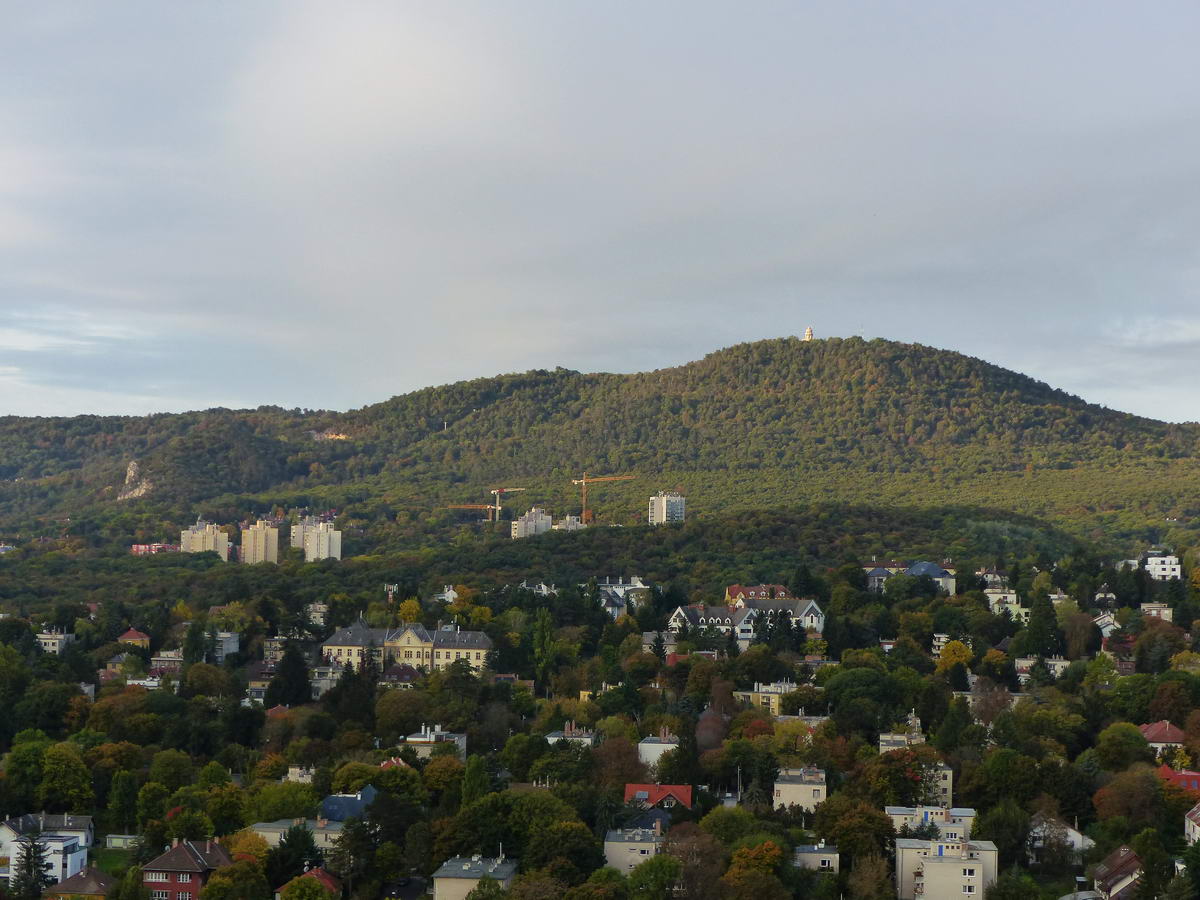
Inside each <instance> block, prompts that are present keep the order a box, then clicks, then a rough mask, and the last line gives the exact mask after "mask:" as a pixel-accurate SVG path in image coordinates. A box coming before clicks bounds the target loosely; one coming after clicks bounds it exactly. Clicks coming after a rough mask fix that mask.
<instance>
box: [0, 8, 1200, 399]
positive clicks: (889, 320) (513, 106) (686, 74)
mask: <svg viewBox="0 0 1200 900" xmlns="http://www.w3.org/2000/svg"><path fill="white" fill-rule="evenodd" d="M14 19H15V21H13V22H12V23H11V27H9V28H6V30H5V33H4V34H3V35H0V60H2V61H0V76H4V77H0V127H2V128H3V132H2V133H4V134H5V135H6V136H8V140H6V141H4V142H0V272H3V273H4V274H3V276H2V277H0V352H3V353H5V357H4V359H0V366H6V367H7V368H5V369H4V371H6V372H8V374H7V375H2V376H0V377H3V378H7V379H8V380H9V382H10V383H11V382H12V380H13V379H16V378H19V379H21V380H22V381H21V383H22V384H23V385H25V386H26V388H27V389H24V390H23V391H22V392H21V393H22V396H23V397H24V399H23V400H22V411H29V410H28V408H27V407H28V406H29V405H30V404H32V403H45V404H47V408H46V409H45V410H44V411H45V412H48V413H50V412H56V413H62V412H78V411H82V410H88V409H92V408H95V404H96V403H97V397H96V396H95V392H100V393H102V395H103V396H102V398H101V401H102V405H103V406H104V408H105V409H106V410H108V409H126V410H128V411H131V412H144V411H150V410H154V409H179V408H184V407H197V406H201V407H203V406H209V405H216V404H222V405H251V406H253V405H258V404H260V403H279V404H281V405H285V406H293V405H299V406H312V407H315V406H330V407H336V408H346V407H352V406H359V405H362V404H364V403H367V402H372V401H375V400H379V399H383V398H384V397H386V396H388V395H390V394H392V393H396V392H400V391H404V390H410V389H414V388H417V387H420V386H423V385H425V384H429V383H438V382H442V381H448V380H453V379H457V378H465V377H473V376H477V375H482V374H491V373H494V372H499V371H512V370H518V369H524V368H529V367H534V366H546V367H549V366H554V365H560V364H561V365H567V366H571V367H574V368H580V369H586V370H609V371H613V370H616V371H632V370H639V369H645V368H656V367H661V366H665V365H673V364H677V363H680V362H683V361H686V360H687V359H691V358H697V357H699V356H702V355H703V354H704V353H706V352H709V351H711V350H712V349H715V348H716V347H719V346H724V345H727V344H730V343H733V342H736V341H740V340H751V339H756V338H761V337H771V336H778V335H783V334H795V333H799V332H801V331H802V330H803V329H804V327H805V326H806V325H809V324H811V325H813V326H814V327H816V329H817V331H818V334H823V335H838V334H863V335H865V336H868V337H872V336H882V337H889V338H896V339H899V340H909V341H920V342H922V343H927V344H933V345H938V346H944V347H950V348H953V349H960V350H962V351H964V352H968V353H971V354H973V355H977V356H982V357H984V358H986V359H989V360H991V361H994V362H997V363H999V364H1002V365H1009V366H1012V367H1015V368H1018V369H1020V370H1022V371H1025V372H1027V373H1029V374H1031V375H1033V376H1035V377H1038V378H1041V379H1043V380H1046V381H1049V382H1051V383H1053V384H1056V385H1057V386H1061V387H1064V388H1066V389H1068V390H1071V391H1073V392H1075V393H1079V394H1081V395H1082V396H1084V397H1086V398H1087V399H1089V400H1093V401H1096V402H1102V403H1106V404H1108V405H1111V406H1116V407H1118V408H1124V409H1129V410H1131V411H1135V412H1141V413H1144V414H1148V415H1155V416H1158V417H1163V418H1169V419H1196V418H1200V399H1198V398H1197V397H1196V394H1195V389H1194V375H1192V374H1191V372H1190V371H1189V368H1188V366H1187V364H1186V354H1187V353H1189V352H1191V351H1192V350H1193V349H1194V346H1193V336H1194V335H1195V334H1196V333H1197V330H1198V329H1200V302H1198V300H1200V298H1198V296H1197V293H1198V286H1200V279H1198V277H1197V275H1198V273H1200V253H1198V250H1197V242H1196V239H1195V235H1196V234H1198V233H1200V228H1198V227H1197V226H1200V178H1198V177H1197V176H1200V171H1198V169H1200V162H1198V160H1200V83H1198V82H1197V80H1196V79H1195V77H1194V52H1193V48H1192V46H1191V42H1190V40H1189V35H1193V34H1194V33H1195V28H1196V26H1197V25H1198V24H1200V10H1198V9H1197V8H1196V7H1194V6H1193V5H1190V4H1183V3H1180V4H1171V3H1164V4H1156V5H1155V7H1154V9H1153V10H1142V11H1140V13H1139V15H1138V16H1137V17H1131V16H1129V15H1128V8H1127V7H1126V6H1125V5H1123V4H1118V3H1115V2H1113V3H1089V4H1086V5H1072V4H1063V5H1056V6H1053V7H1050V6H1047V5H1045V4H1038V3H1016V4H1006V5H1003V6H999V5H996V6H992V7H974V8H971V9H970V10H967V9H965V8H964V7H962V6H961V5H960V4H955V3H950V2H945V3H927V4H922V5H921V6H920V7H918V8H914V7H911V6H907V7H903V8H902V7H901V6H899V5H895V4H888V3H879V4H873V5H869V6H868V7H861V6H860V7H854V8H851V7H849V6H846V5H844V4H827V5H804V6H799V5H796V4H783V3H780V4H771V3H764V4H754V5H753V6H751V7H746V6H745V5H741V6H735V5H733V4H729V5H718V4H707V3H701V4H686V5H683V4H673V3H665V4H651V5H646V4H609V5H605V6H603V7H598V6H594V5H589V4H582V3H559V4H537V3H516V4H507V5H505V6H504V7H502V8H501V7H497V6H495V5H493V4H467V3H464V4H454V5H451V4H440V5H435V6H426V7H418V6H412V5H397V4H392V3H385V2H367V0H363V2H349V3H346V4H339V5H338V6H336V7H332V6H329V5H327V4H323V3H283V2H277V3H265V4H254V5H246V4H235V3H232V2H226V3H212V4H206V5H204V6H203V7H186V6H178V5H171V4H158V3H151V2H148V0H147V2H129V3H124V4H120V5H119V6H118V7H116V9H115V10H114V9H112V8H106V9H104V10H100V9H99V8H97V7H94V6H92V5H89V4H82V3H80V4H62V5H61V6H52V7H45V6H44V5H39V8H38V9H37V10H31V11H28V12H23V13H17V14H14ZM6 161H7V162H9V163H11V165H5V164H4V163H5V162H6ZM39 314H40V315H42V319H40V320H39V319H38V318H37V315H39ZM47 316H49V318H47ZM6 329H10V331H8V332H6ZM88 329H91V330H90V331H89V330H88ZM1167 331H1169V333H1170V335H1171V338H1170V340H1165V339H1164V340H1161V341H1160V340H1158V338H1159V337H1160V336H1161V335H1163V334H1164V333H1165V332H1167ZM6 333H7V341H8V345H6V343H5V341H6V337H5V335H6ZM22 341H23V343H22ZM39 341H41V345H40V346H39V344H38V342H39ZM50 341H57V342H58V346H57V347H55V346H51V345H50V344H49V343H47V342H50ZM71 342H75V343H71ZM9 345H10V348H9V349H8V350H4V349H3V348H5V347H6V346H9ZM17 356H19V357H20V358H19V359H17ZM305 366H315V367H317V369H318V370H319V371H320V373H321V376H320V377H319V378H315V379H314V378H297V377H296V374H297V372H298V371H300V370H301V369H302V368H303V367H305ZM14 368H15V369H18V370H19V374H13V372H12V371H11V370H13V369H14ZM251 371H253V373H254V377H253V378H250V377H246V376H247V373H249V372H251ZM38 386H42V387H43V388H44V390H41V391H39V390H36V388H37V387H38ZM89 391H90V392H91V393H89ZM13 396H15V395H14V393H13V392H11V391H10V392H8V397H9V398H11V397H13ZM122 397H124V398H125V400H122ZM5 402H8V403H9V404H10V406H11V403H12V401H11V400H5V401H0V412H3V411H4V403H5ZM122 404H124V405H122Z"/></svg>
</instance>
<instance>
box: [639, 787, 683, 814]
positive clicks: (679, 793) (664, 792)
mask: <svg viewBox="0 0 1200 900" xmlns="http://www.w3.org/2000/svg"><path fill="white" fill-rule="evenodd" d="M668 797H673V798H674V799H675V802H676V803H678V804H680V805H681V806H686V807H687V808H688V809H691V808H692V786H691V785H690V784H627V785H625V802H626V803H629V802H631V801H634V800H636V801H638V802H640V803H645V804H646V805H647V806H658V805H659V804H660V803H662V802H663V800H665V799H667V798H668Z"/></svg>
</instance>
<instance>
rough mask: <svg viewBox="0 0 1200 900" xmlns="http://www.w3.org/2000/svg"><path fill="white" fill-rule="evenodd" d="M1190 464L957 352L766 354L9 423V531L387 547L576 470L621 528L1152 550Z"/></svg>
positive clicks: (1102, 414) (1092, 408)
mask: <svg viewBox="0 0 1200 900" xmlns="http://www.w3.org/2000/svg"><path fill="white" fill-rule="evenodd" d="M1198 451H1200V426H1195V425H1169V424H1165V423H1162V422H1157V421H1153V420H1150V419H1144V418H1140V417H1137V416H1131V415H1128V414H1124V413H1120V412H1115V411H1113V410H1108V409H1104V408H1102V407H1099V406H1096V405H1093V404H1089V403H1085V402H1084V401H1083V400H1080V399H1079V398H1077V397H1073V396H1071V395H1069V394H1066V393H1064V392H1062V391H1058V390H1055V389H1053V388H1051V387H1049V386H1048V385H1045V384H1043V383H1041V382H1037V381H1034V380H1033V379H1030V378H1027V377H1025V376H1023V375H1019V374H1017V373H1014V372H1011V371H1008V370H1006V369H1002V368H1000V367H997V366H994V365H990V364H988V363H986V362H983V361H981V360H978V359H973V358H970V357H967V356H963V355H961V354H958V353H953V352H949V351H943V350H937V349H932V348H929V347H924V346H920V345H912V344H899V343H895V342H891V341H883V340H875V341H869V342H867V341H863V340H860V339H857V338H851V339H845V340H837V339H833V340H820V341H813V342H808V343H806V342H802V341H799V340H796V339H781V340H770V341H761V342H758V343H753V344H742V345H738V346H735V347H731V348H728V349H725V350H721V351H719V352H716V353H712V354H710V355H708V356H706V357H705V358H704V359H702V360H699V361H697V362H693V363H689V364H687V365H684V366H680V367H677V368H672V369H662V370H658V371H654V372H645V373H640V374H634V375H608V374H590V375H588V374H580V373H577V372H572V371H567V370H563V369H558V370H555V371H549V372H548V371H535V372H527V373H524V374H520V375H504V376H499V377H496V378H485V379H477V380H474V381H467V382H460V383H458V384H453V385H448V386H444V387H437V388H429V389H426V390H421V391H417V392H414V393H411V394H407V395H404V396H399V397H395V398H393V399H391V400H388V401H386V402H383V403H379V404H375V405H373V406H368V407H364V408H363V409H359V410H354V411H351V412H347V413H331V412H315V413H313V412H301V411H300V410H292V411H288V410H282V409H278V408H272V407H262V408H260V409H258V410H253V411H238V412H235V411H228V410H209V411H206V412H195V413H185V414H179V415H158V416H149V417H144V418H133V417H96V416H77V417H73V418H64V419H19V418H7V419H0V479H4V481H3V483H2V484H0V530H10V531H11V530H15V529H22V530H28V529H31V528H33V529H36V528H47V527H50V526H51V525H52V524H53V523H54V521H55V519H61V518H62V517H65V516H66V515H70V516H71V517H72V522H73V523H74V526H73V527H77V528H97V527H99V528H101V529H103V530H105V531H109V532H113V531H114V530H115V531H119V532H122V533H134V532H136V531H138V529H141V530H143V531H144V530H146V529H151V530H153V529H154V528H156V527H160V526H165V525H166V524H168V523H169V524H171V525H174V524H177V523H179V522H182V521H185V520H187V519H189V518H192V517H194V516H195V515H196V514H197V513H204V514H206V515H210V516H215V517H221V516H225V517H227V518H226V520H229V519H230V518H240V517H241V516H243V515H247V514H251V513H253V512H255V511H261V510H263V509H265V508H268V507H272V506H277V505H278V506H283V507H290V506H294V505H311V506H320V507H323V508H324V507H333V508H337V509H339V510H341V511H343V514H344V515H343V519H344V523H345V524H350V525H351V526H352V527H355V526H361V528H362V529H363V534H364V535H366V536H367V539H368V542H370V541H371V540H375V541H377V542H384V543H387V542H389V541H392V540H397V541H398V540H400V539H401V538H402V537H403V535H405V534H408V535H414V534H416V533H418V532H420V531H421V530H422V528H423V524H418V523H428V522H442V521H446V520H447V518H448V517H449V516H451V515H453V514H451V513H447V512H445V511H437V507H439V506H441V505H444V504H445V503H447V502H477V503H482V502H486V501H487V500H488V499H489V498H488V495H487V489H488V488H490V487H494V486H497V485H500V484H511V485H514V486H521V487H526V488H528V491H527V493H525V494H522V495H514V497H515V498H516V499H517V500H519V502H520V503H521V504H522V505H527V504H528V503H530V502H533V501H538V502H541V503H544V504H545V505H546V506H547V507H549V508H550V509H551V510H552V511H553V512H554V513H555V515H560V514H563V513H566V512H575V511H577V507H578V496H577V494H576V493H575V489H574V488H572V487H571V485H570V478H572V477H578V475H579V474H580V473H581V472H583V471H589V472H592V473H609V472H614V473H617V472H619V473H628V474H633V475H635V476H636V478H635V480H633V481H629V482H619V483H613V484H609V485H605V486H604V487H603V489H598V490H597V491H596V493H595V494H594V500H595V502H594V504H593V505H594V507H595V509H596V510H597V512H598V513H599V514H600V516H601V518H602V519H607V520H609V521H614V522H620V523H631V522H635V521H638V520H640V519H641V517H642V516H644V514H645V501H646V497H647V496H648V495H649V494H650V493H652V492H654V491H657V490H660V489H664V488H666V489H673V488H678V489H681V490H683V491H685V492H686V493H687V494H688V498H689V508H690V510H691V511H692V513H693V514H697V515H703V514H705V513H713V512H717V511H722V510H730V509H738V508H753V507H772V508H774V507H779V506H780V505H785V504H788V503H795V502H812V501H840V502H859V503H863V502H865V503H871V504H909V505H920V506H939V505H946V504H964V503H965V504H973V505H980V506H987V507H991V508H998V509H1011V510H1016V511H1020V512H1022V513H1030V514H1034V515H1038V516H1044V517H1047V518H1050V519H1053V520H1057V521H1059V522H1063V523H1067V524H1070V525H1071V526H1073V527H1074V528H1076V530H1080V531H1083V532H1089V531H1094V530H1097V529H1106V530H1108V531H1109V533H1110V534H1121V535H1124V536H1127V537H1130V538H1134V539H1137V540H1153V539H1155V538H1157V537H1160V536H1165V534H1163V533H1164V532H1165V531H1167V530H1169V529H1171V528H1189V527H1190V526H1191V524H1192V520H1193V519H1194V518H1195V517H1197V516H1200V477H1197V476H1200V462H1198V460H1197V456H1198ZM131 463H136V465H135V466H132V467H131V465H130V464H131ZM1173 520H1178V521H1173ZM163 536H165V534H164V535H163Z"/></svg>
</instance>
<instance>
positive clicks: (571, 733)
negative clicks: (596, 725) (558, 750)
mask: <svg viewBox="0 0 1200 900" xmlns="http://www.w3.org/2000/svg"><path fill="white" fill-rule="evenodd" d="M558 741H567V742H569V743H572V744H578V745H579V746H581V747H592V746H595V743H596V733H595V732H594V731H588V730H587V729H586V728H580V727H579V726H578V725H576V724H575V723H574V722H567V724H566V725H564V726H563V729H562V731H551V732H549V733H548V734H547V735H546V742H547V743H550V744H554V743H556V742H558Z"/></svg>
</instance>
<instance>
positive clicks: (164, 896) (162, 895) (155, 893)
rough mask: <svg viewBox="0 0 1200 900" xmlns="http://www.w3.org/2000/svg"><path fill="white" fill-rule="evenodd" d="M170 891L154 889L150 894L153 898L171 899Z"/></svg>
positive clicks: (158, 899)
mask: <svg viewBox="0 0 1200 900" xmlns="http://www.w3.org/2000/svg"><path fill="white" fill-rule="evenodd" d="M170 896H171V892H170V891H152V892H151V894H150V898H151V900H170Z"/></svg>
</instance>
